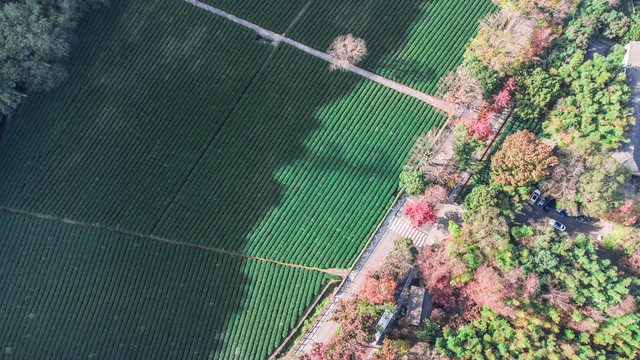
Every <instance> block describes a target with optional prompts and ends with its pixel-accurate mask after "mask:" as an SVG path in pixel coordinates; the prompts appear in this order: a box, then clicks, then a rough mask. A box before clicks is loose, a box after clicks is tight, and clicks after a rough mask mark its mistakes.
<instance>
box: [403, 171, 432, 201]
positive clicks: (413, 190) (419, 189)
mask: <svg viewBox="0 0 640 360" xmlns="http://www.w3.org/2000/svg"><path fill="white" fill-rule="evenodd" d="M400 188H401V189H403V190H404V191H406V192H407V194H409V195H414V196H417V195H422V193H423V192H424V189H426V188H427V180H426V179H425V177H424V174H423V173H422V172H421V171H419V170H408V169H407V168H404V169H403V170H402V173H400Z"/></svg>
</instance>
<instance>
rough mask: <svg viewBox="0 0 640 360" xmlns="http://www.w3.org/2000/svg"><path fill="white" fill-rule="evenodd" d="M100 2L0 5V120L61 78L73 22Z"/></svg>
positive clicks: (28, 0)
mask: <svg viewBox="0 0 640 360" xmlns="http://www.w3.org/2000/svg"><path fill="white" fill-rule="evenodd" d="M103 2H104V0H81V1H72V0H21V1H15V2H4V3H2V4H0V6H1V7H0V118H1V117H2V116H3V115H5V114H7V113H8V112H9V111H11V110H12V109H13V108H14V107H15V106H16V105H17V104H18V102H19V101H20V99H21V97H22V96H23V95H24V94H26V93H27V92H28V91H31V90H33V91H38V90H47V89H51V88H52V87H54V86H56V85H57V84H59V83H60V81H62V80H63V79H64V77H65V70H64V67H63V66H62V63H63V62H64V60H65V59H66V57H67V56H68V54H69V49H70V46H71V45H70V42H71V34H72V31H73V29H74V28H75V26H76V22H77V20H78V19H79V17H80V16H81V15H82V13H83V12H84V11H86V10H87V9H88V8H89V7H90V6H92V5H94V4H98V3H103Z"/></svg>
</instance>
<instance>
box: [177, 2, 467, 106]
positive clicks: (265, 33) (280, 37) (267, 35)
mask: <svg viewBox="0 0 640 360" xmlns="http://www.w3.org/2000/svg"><path fill="white" fill-rule="evenodd" d="M185 1H186V2H188V3H189V4H192V5H194V6H197V7H199V8H201V9H203V10H206V11H208V12H210V13H212V14H215V15H218V16H221V17H223V18H225V19H228V20H230V21H232V22H234V23H236V24H238V25H241V26H244V27H246V28H249V29H251V30H253V31H255V32H256V34H258V35H259V36H260V37H262V38H264V39H266V40H269V41H271V42H272V43H273V44H274V45H277V44H278V43H280V42H282V43H285V44H287V45H291V46H293V47H295V48H297V49H299V50H302V51H304V52H305V53H307V54H310V55H312V56H315V57H317V58H320V59H322V60H325V61H327V62H330V63H332V62H335V61H336V59H335V58H333V57H332V56H330V55H328V54H327V53H325V52H323V51H320V50H317V49H314V48H312V47H310V46H307V45H305V44H302V43H300V42H297V41H295V40H292V39H290V38H288V37H286V36H285V35H284V34H277V33H275V32H273V31H271V30H268V29H265V28H263V27H261V26H259V25H256V24H254V23H252V22H249V21H247V20H244V19H242V18H239V17H237V16H235V15H233V14H230V13H228V12H226V11H223V10H220V9H218V8H215V7H213V6H211V5H209V4H205V3H203V2H201V1H199V0H185ZM348 70H349V71H351V72H352V73H355V74H358V75H360V76H362V77H364V78H366V79H369V80H371V81H373V82H376V83H378V84H380V85H383V86H386V87H388V88H390V89H393V90H395V91H398V92H400V93H402V94H405V95H408V96H411V97H413V98H415V99H418V100H420V101H423V102H425V103H427V104H429V105H431V106H433V107H434V108H436V109H439V110H442V111H444V112H445V113H447V114H448V115H452V114H453V113H454V112H455V111H456V106H455V104H453V103H450V102H447V101H444V100H442V99H439V98H437V97H435V96H432V95H429V94H427V93H425V92H422V91H419V90H416V89H414V88H412V87H409V86H407V85H404V84H401V83H399V82H396V81H393V80H390V79H387V78H385V77H382V76H380V75H377V74H375V73H372V72H371V71H367V70H365V69H362V68H359V67H357V66H351V67H350V68H349V69H348Z"/></svg>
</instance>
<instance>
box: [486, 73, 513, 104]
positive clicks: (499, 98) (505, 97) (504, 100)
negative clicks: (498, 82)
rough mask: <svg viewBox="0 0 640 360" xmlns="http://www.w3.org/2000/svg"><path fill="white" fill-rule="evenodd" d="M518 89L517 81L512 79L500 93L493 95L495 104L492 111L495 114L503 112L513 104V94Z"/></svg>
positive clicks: (492, 98)
mask: <svg viewBox="0 0 640 360" xmlns="http://www.w3.org/2000/svg"><path fill="white" fill-rule="evenodd" d="M515 88H516V79H515V78H513V77H511V78H509V80H507V82H506V83H505V84H504V86H503V87H502V90H500V92H499V93H497V94H496V95H493V96H492V97H491V100H492V102H493V104H492V105H491V108H490V109H491V111H493V112H495V113H499V112H502V110H504V109H506V108H507V106H509V103H511V92H512V91H513V90H514V89H515Z"/></svg>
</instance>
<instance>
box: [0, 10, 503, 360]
mask: <svg viewBox="0 0 640 360" xmlns="http://www.w3.org/2000/svg"><path fill="white" fill-rule="evenodd" d="M209 2H210V3H211V4H212V5H214V6H219V7H220V8H222V9H224V10H227V11H230V12H232V13H234V14H236V15H238V16H241V17H245V18H247V19H249V20H251V21H254V22H256V23H258V24H260V25H262V26H265V27H269V28H270V29H273V30H275V31H278V32H281V31H284V30H285V29H286V28H287V27H288V26H289V24H291V22H292V21H293V19H294V18H296V16H297V15H298V13H299V12H300V9H302V8H303V7H304V6H305V5H306V4H307V3H308V9H307V11H305V12H304V13H302V14H301V16H300V18H299V19H298V20H297V21H296V22H295V24H293V26H292V27H291V29H290V34H291V36H292V37H293V38H295V39H297V40H301V41H303V42H308V43H309V45H312V46H317V47H318V48H320V49H324V48H326V47H327V46H328V42H330V41H331V39H332V38H333V37H334V36H336V35H338V34H339V33H343V32H345V31H349V32H354V33H355V34H356V35H358V34H359V33H358V32H359V31H360V32H363V33H364V34H372V35H371V39H367V42H368V43H369V44H370V55H369V57H368V58H366V60H365V62H364V63H363V66H365V67H367V68H368V69H370V70H375V71H378V72H380V73H381V74H383V75H386V76H389V77H391V78H393V79H395V80H398V81H403V82H406V83H409V84H411V85H414V86H416V87H419V88H421V89H424V90H427V91H429V89H431V88H432V87H433V84H435V82H436V81H437V78H438V77H439V76H440V75H441V74H444V72H446V71H448V70H450V69H452V68H454V67H455V66H456V65H457V63H458V62H459V61H460V55H461V53H462V51H463V47H462V45H461V44H464V43H465V42H466V40H467V39H468V37H469V36H471V35H472V32H473V29H474V28H475V19H476V18H477V17H480V16H481V15H482V13H483V12H486V11H490V10H491V7H490V6H489V5H487V3H490V1H488V0H487V1H480V0H473V1H470V2H467V3H465V4H466V5H465V6H458V7H455V6H452V5H450V4H451V3H460V4H461V3H462V2H461V1H457V2H445V1H428V2H422V1H405V0H402V1H399V2H397V3H395V2H394V8H393V9H392V10H394V11H390V10H389V9H386V10H385V6H384V5H385V4H388V2H383V1H377V0H376V1H370V2H362V1H360V2H356V1H353V0H348V1H345V2H344V3H342V2H341V3H340V6H335V3H334V4H333V6H331V4H330V3H329V2H326V1H316V0H312V1H311V2H307V1H300V0H295V1H288V2H284V1H277V0H268V1H264V2H258V1H254V0H251V1H243V2H238V1H227V0H221V1H215V2H214V1H213V0H210V1H209ZM110 3H111V4H110V6H108V7H104V8H100V9H98V10H93V11H92V12H90V13H89V15H88V16H87V17H86V18H85V19H84V20H83V21H82V23H81V26H80V28H79V30H78V39H77V41H76V42H75V43H74V45H73V48H72V52H71V57H70V60H69V65H68V69H69V74H70V76H69V79H68V80H67V81H66V83H65V84H63V85H62V86H60V87H59V88H57V89H55V90H54V91H50V92H47V93H36V94H31V95H29V96H28V97H27V98H26V99H25V101H24V102H23V104H22V106H21V108H20V109H19V111H18V112H17V115H16V118H15V119H14V121H13V124H12V125H11V127H10V128H9V129H8V131H7V132H6V136H5V137H4V138H3V139H2V141H1V142H0V169H2V171H1V172H0V245H1V246H2V248H3V251H2V252H0V289H2V291H1V292H0V353H1V354H3V356H5V357H8V358H16V359H20V358H33V359H38V358H87V357H88V358H118V359H127V358H131V359H138V358H153V359H161V358H213V359H263V358H266V357H268V355H269V354H271V353H272V352H273V351H274V350H275V348H276V347H277V346H278V345H279V344H280V343H281V342H282V340H283V339H284V338H285V337H286V336H287V334H288V333H289V331H290V330H291V329H292V328H293V326H294V325H295V323H297V321H298V320H299V318H300V316H301V315H302V314H303V312H304V310H305V308H306V307H307V306H308V305H309V304H310V303H311V302H312V300H313V299H314V298H315V297H316V296H317V295H318V294H319V292H320V289H321V288H322V287H323V285H324V284H326V282H327V278H326V275H325V274H324V273H322V272H319V271H312V270H302V269H299V268H295V267H291V266H284V265H276V264H273V263H269V262H264V261H257V260H247V259H245V258H243V257H240V256H234V255H229V254H223V253H220V252H215V251H211V250H210V249H209V250H208V249H207V248H218V249H222V250H224V251H232V252H236V253H241V254H246V255H251V256H256V257H261V258H266V259H270V260H276V261H280V262H284V263H290V264H297V265H305V266H313V267H318V268H348V267H350V266H351V265H352V263H353V262H354V260H355V258H356V256H357V254H358V253H359V252H360V251H361V250H362V248H363V246H364V245H365V243H366V241H367V239H368V238H369V237H370V236H371V233H372V231H373V230H374V229H375V227H376V224H377V223H378V222H379V221H380V220H381V218H382V216H383V215H384V213H385V211H386V209H387V208H388V206H389V205H390V203H391V202H392V200H393V198H394V195H395V192H396V191H397V189H396V187H397V177H398V174H399V172H400V170H401V168H402V164H403V161H404V158H405V157H406V154H407V153H408V150H409V149H410V147H411V146H412V143H413V139H414V138H415V137H416V136H418V135H419V134H421V133H423V132H425V131H426V130H428V129H430V128H432V127H435V126H439V125H440V124H442V123H443V121H444V117H443V116H442V115H440V114H438V113H436V112H435V111H434V110H433V109H432V108H430V107H429V106H427V105H426V104H424V103H422V102H420V101H418V100H416V99H414V98H411V97H408V96H406V95H403V94H399V93H396V92H394V91H392V90H390V89H388V88H386V87H383V86H381V85H379V84H377V83H373V82H370V81H368V80H365V79H363V78H361V77H359V76H358V75H355V74H352V73H348V72H330V71H329V68H328V65H327V64H326V63H325V62H323V61H322V60H320V59H317V58H314V57H312V56H310V55H307V54H305V53H302V52H300V51H299V50H297V49H294V48H291V47H288V46H286V45H278V46H276V47H273V46H270V45H268V44H264V43H258V42H255V41H253V38H254V35H255V34H254V33H252V32H251V31H249V30H247V29H245V28H242V27H240V26H237V25H235V24H233V23H231V22H229V21H226V20H224V19H221V18H219V17H217V16H215V15H212V14H210V13H208V12H206V11H203V10H201V9H199V8H197V7H195V6H192V5H190V4H188V3H186V2H183V1H169V0H158V1H153V2H148V1H140V0H132V1H124V0H113V1H111V2H110ZM422 3H424V4H426V5H420V6H419V4H422ZM358 4H359V5H361V6H362V7H363V8H364V9H368V11H364V10H358V6H356V5H358ZM341 7H342V10H339V8H341ZM387 7H388V6H387ZM436 11H438V12H437V13H435V12H436ZM326 12H330V13H331V14H334V15H335V16H338V15H340V16H346V15H349V16H350V17H349V18H348V19H347V18H345V19H343V20H344V21H345V25H344V26H343V27H341V26H338V25H336V23H335V22H332V21H333V20H331V19H333V18H331V17H330V18H327V19H325V20H324V22H323V21H322V20H320V19H315V17H319V16H321V15H322V16H325V13H326ZM445 13H446V14H448V15H447V16H444V15H443V14H445ZM367 14H369V15H367ZM326 16H328V15H326ZM330 20H331V21H330ZM318 21H319V22H318ZM443 28H446V29H449V30H447V31H444V30H442V29H443ZM438 29H439V30H438ZM436 30H437V31H439V32H435V31H436ZM288 34H289V32H288ZM438 34H445V35H447V36H448V37H444V35H438ZM362 36H369V35H362ZM454 50H455V51H454ZM409 68H411V69H413V70H412V71H408V70H407V69H409ZM430 86H431V87H430ZM2 209H16V210H19V211H20V212H21V214H15V213H12V212H10V211H5V210H2ZM158 239H160V241H158ZM165 240H166V241H165ZM171 242H178V243H179V244H177V245H176V244H174V243H171Z"/></svg>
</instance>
